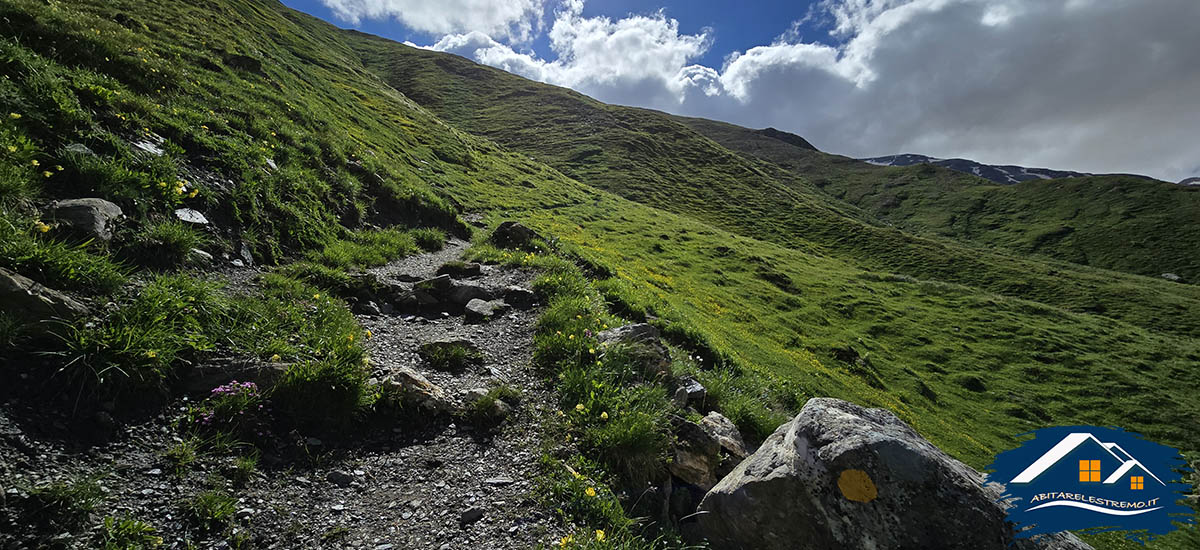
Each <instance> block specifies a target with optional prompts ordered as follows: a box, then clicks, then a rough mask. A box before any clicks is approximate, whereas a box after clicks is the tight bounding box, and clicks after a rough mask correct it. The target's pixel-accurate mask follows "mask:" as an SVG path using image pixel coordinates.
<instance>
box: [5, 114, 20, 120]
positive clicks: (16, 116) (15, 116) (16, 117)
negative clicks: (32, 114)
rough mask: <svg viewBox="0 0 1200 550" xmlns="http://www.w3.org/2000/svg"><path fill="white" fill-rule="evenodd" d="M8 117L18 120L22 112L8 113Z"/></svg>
mask: <svg viewBox="0 0 1200 550" xmlns="http://www.w3.org/2000/svg"><path fill="white" fill-rule="evenodd" d="M8 118H11V119H13V120H16V119H18V118H21V113H8Z"/></svg>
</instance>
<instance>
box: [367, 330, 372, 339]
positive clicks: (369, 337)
mask: <svg viewBox="0 0 1200 550" xmlns="http://www.w3.org/2000/svg"><path fill="white" fill-rule="evenodd" d="M367 339H368V340H370V339H371V331H370V330H368V331H367Z"/></svg>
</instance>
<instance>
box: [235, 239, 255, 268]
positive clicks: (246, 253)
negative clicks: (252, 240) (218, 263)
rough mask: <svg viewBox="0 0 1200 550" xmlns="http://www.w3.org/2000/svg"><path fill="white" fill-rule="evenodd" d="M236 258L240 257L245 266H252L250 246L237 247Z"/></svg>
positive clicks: (252, 254)
mask: <svg viewBox="0 0 1200 550" xmlns="http://www.w3.org/2000/svg"><path fill="white" fill-rule="evenodd" d="M238 256H239V257H241V259H242V261H243V262H246V265H249V266H252V265H254V251H253V250H250V245H248V244H246V243H242V244H241V246H239V247H238Z"/></svg>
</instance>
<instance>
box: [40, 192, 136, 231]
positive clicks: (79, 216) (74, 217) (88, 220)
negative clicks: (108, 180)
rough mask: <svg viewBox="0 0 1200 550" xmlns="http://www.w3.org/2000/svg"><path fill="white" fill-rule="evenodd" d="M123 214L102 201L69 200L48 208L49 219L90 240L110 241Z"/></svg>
mask: <svg viewBox="0 0 1200 550" xmlns="http://www.w3.org/2000/svg"><path fill="white" fill-rule="evenodd" d="M122 215H123V213H122V212H121V207H120V206H117V205H115V204H113V203H111V202H108V201H106V200H104V199H96V198H88V199H69V200H63V201H58V202H55V203H54V204H52V205H51V206H50V217H51V218H53V219H54V220H55V221H58V222H59V223H61V224H63V225H64V226H66V227H68V228H70V229H71V231H73V232H75V233H76V234H78V235H80V236H82V237H85V238H92V239H100V240H102V241H107V240H110V239H112V230H113V227H114V226H115V225H116V222H117V220H118V219H120V218H121V216H122Z"/></svg>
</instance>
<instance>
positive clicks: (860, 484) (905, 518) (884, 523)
mask: <svg viewBox="0 0 1200 550" xmlns="http://www.w3.org/2000/svg"><path fill="white" fill-rule="evenodd" d="M982 480H983V477H982V475H981V474H979V472H976V471H975V470H973V469H971V468H970V467H968V466H966V465H964V464H963V463H961V462H959V461H957V460H954V459H953V458H950V457H949V456H947V455H946V454H945V453H943V452H942V451H941V450H939V449H938V448H937V447H935V446H933V445H932V444H931V443H929V442H928V441H926V440H925V439H924V438H922V437H921V436H920V435H919V434H917V433H916V432H915V431H914V430H913V429H912V428H910V427H909V426H908V425H907V424H905V423H904V422H902V421H900V419H898V418H896V416H895V415H893V414H892V413H890V412H888V411H885V410H882V409H866V408H863V407H860V406H858V405H854V404H852V403H848V402H846V401H841V400H838V399H829V398H818V399H811V400H809V401H808V403H807V404H805V406H804V408H803V409H802V410H801V411H800V414H798V415H797V416H796V418H794V419H793V420H792V421H790V422H788V423H786V424H784V425H782V426H780V427H779V429H777V430H776V431H775V433H774V434H772V435H771V436H770V437H769V438H767V440H766V441H765V442H763V444H762V446H761V447H760V448H759V450H758V451H757V452H756V453H754V454H753V455H751V456H750V457H749V458H747V459H746V460H745V461H743V462H742V463H741V464H739V465H738V466H737V468H735V469H734V470H733V472H732V473H730V474H729V475H728V476H726V477H725V478H724V479H722V480H721V481H720V482H719V483H718V484H717V485H716V486H715V487H713V489H712V490H711V491H709V492H708V494H707V495H705V497H704V500H703V501H702V502H701V503H700V506H699V510H700V512H701V513H700V514H699V515H698V516H697V525H696V529H695V532H696V533H697V534H699V535H702V536H703V537H704V538H707V539H708V541H709V542H710V543H711V545H712V548H715V549H718V550H720V549H741V548H755V549H764V550H770V549H785V548H786V549H792V548H797V547H803V548H813V549H825V548H829V549H834V548H838V549H841V548H847V549H855V548H863V549H867V548H870V549H907V548H940V549H951V548H954V549H958V548H961V549H964V550H965V549H971V550H989V549H994V550H1005V549H1007V548H1009V545H1010V544H1012V543H1013V542H1014V541H1013V532H1012V528H1011V524H1008V523H1006V522H1005V518H1004V511H1003V508H1002V507H1001V505H1000V504H998V503H997V498H998V497H999V494H1000V493H999V491H998V490H996V489H995V488H992V487H989V488H985V487H984V486H983V484H982V483H983V481H982ZM1015 546H1016V547H1017V548H1063V549H1077V550H1082V549H1086V548H1089V547H1088V546H1087V545H1086V544H1084V543H1083V542H1081V541H1080V540H1079V539H1077V538H1075V537H1074V536H1073V535H1069V534H1067V535H1058V536H1055V537H1048V538H1042V539H1038V540H1032V541H1031V540H1027V539H1021V540H1020V541H1019V542H1018V544H1016V545H1015Z"/></svg>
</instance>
